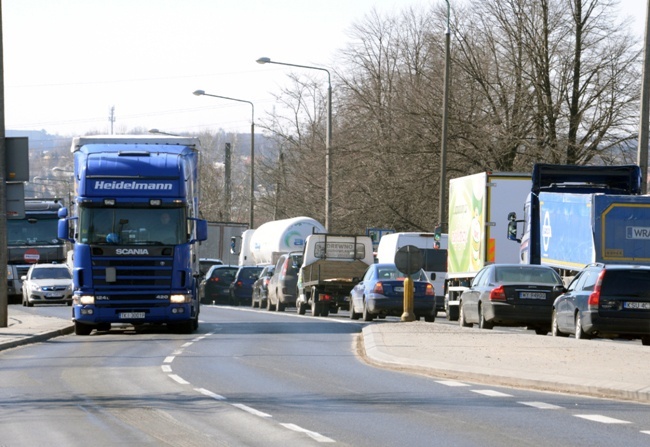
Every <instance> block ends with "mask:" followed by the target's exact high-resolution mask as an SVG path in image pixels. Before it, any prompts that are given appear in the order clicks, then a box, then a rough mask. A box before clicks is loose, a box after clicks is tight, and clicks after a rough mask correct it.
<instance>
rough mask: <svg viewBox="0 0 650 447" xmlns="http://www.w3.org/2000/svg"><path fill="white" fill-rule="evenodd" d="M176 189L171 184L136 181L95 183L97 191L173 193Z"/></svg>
mask: <svg viewBox="0 0 650 447" xmlns="http://www.w3.org/2000/svg"><path fill="white" fill-rule="evenodd" d="M173 188H174V185H173V184H172V183H170V182H153V183H152V182H149V183H143V182H135V181H124V180H119V181H118V180H112V181H104V180H98V181H96V182H95V189H101V190H116V189H127V190H134V191H143V190H146V191H150V190H156V191H171V190H172V189H173Z"/></svg>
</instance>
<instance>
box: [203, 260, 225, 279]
mask: <svg viewBox="0 0 650 447" xmlns="http://www.w3.org/2000/svg"><path fill="white" fill-rule="evenodd" d="M222 264H223V261H222V260H221V259H212V258H201V259H199V274H200V280H201V281H202V280H203V278H205V275H206V274H207V273H208V270H210V267H212V266H213V265H222Z"/></svg>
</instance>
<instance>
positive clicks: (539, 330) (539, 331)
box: [535, 327, 548, 335]
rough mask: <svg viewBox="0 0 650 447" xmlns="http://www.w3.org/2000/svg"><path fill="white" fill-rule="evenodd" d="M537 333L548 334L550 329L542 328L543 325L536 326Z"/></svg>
mask: <svg viewBox="0 0 650 447" xmlns="http://www.w3.org/2000/svg"><path fill="white" fill-rule="evenodd" d="M535 333H536V334H537V335H548V329H546V328H542V327H536V328H535Z"/></svg>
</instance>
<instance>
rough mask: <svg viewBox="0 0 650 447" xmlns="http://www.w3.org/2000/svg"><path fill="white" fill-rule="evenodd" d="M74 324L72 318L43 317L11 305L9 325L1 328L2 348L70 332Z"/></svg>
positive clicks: (0, 340)
mask: <svg viewBox="0 0 650 447" xmlns="http://www.w3.org/2000/svg"><path fill="white" fill-rule="evenodd" d="M73 331H74V325H73V324H72V321H70V320H64V319H63V318H55V317H42V316H39V315H33V314H30V313H28V312H24V311H22V310H20V308H19V307H18V306H9V314H8V319H7V327H3V328H0V350H3V349H9V348H15V347H16V346H21V345H26V344H29V343H35V342H39V341H44V340H48V339H50V338H52V337H57V336H59V335H64V334H70V333H72V332H73Z"/></svg>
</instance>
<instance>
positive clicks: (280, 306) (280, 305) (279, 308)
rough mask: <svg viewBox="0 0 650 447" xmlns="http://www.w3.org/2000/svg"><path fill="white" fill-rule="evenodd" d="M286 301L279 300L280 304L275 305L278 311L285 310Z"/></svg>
mask: <svg viewBox="0 0 650 447" xmlns="http://www.w3.org/2000/svg"><path fill="white" fill-rule="evenodd" d="M284 307H285V306H284V303H281V302H280V301H278V304H277V305H276V306H275V310H276V312H284Z"/></svg>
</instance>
